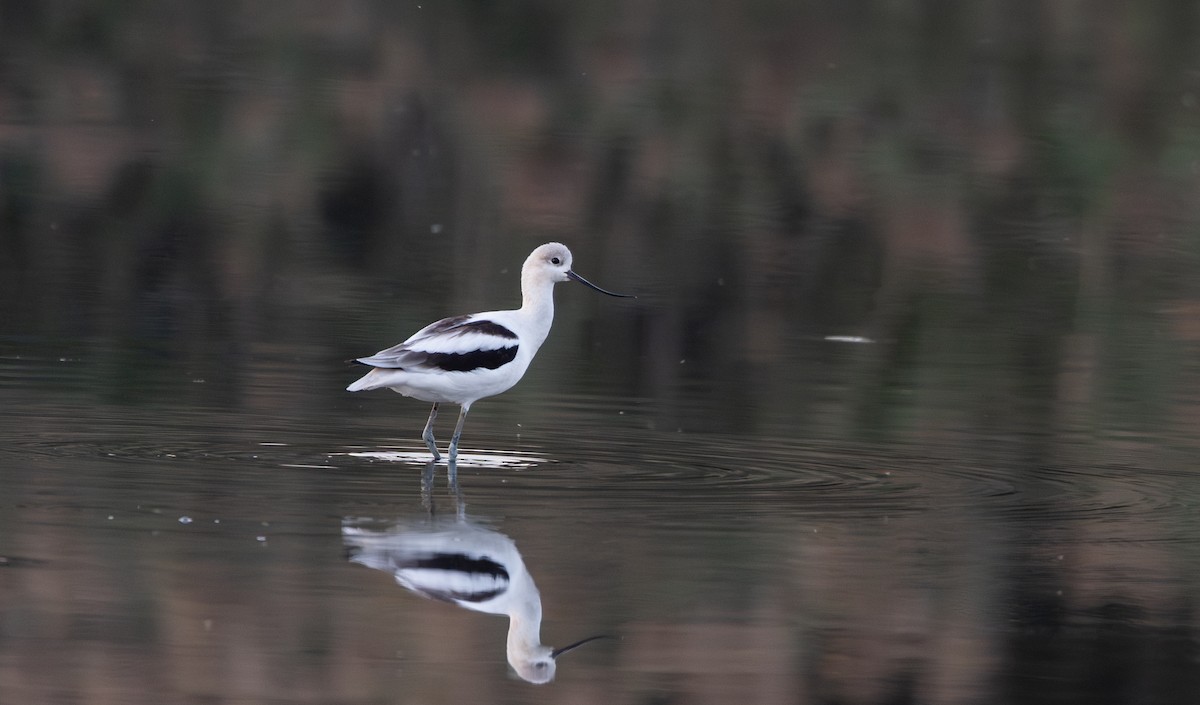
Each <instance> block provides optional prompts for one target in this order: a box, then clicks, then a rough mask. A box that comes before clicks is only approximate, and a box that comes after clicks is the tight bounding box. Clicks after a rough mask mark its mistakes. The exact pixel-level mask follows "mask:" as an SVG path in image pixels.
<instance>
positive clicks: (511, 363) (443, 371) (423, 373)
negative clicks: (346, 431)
mask: <svg viewBox="0 0 1200 705" xmlns="http://www.w3.org/2000/svg"><path fill="white" fill-rule="evenodd" d="M568 279H574V280H575V281H577V282H580V283H581V284H584V285H586V286H588V287H591V288H592V289H595V290H596V291H599V292H600V293H602V294H608V295H609V296H620V297H624V296H626V295H624V294H615V293H613V292H611V291H606V290H604V289H601V288H600V287H598V286H596V285H595V284H592V283H591V282H589V281H587V280H586V279H584V278H583V277H581V276H579V275H578V274H576V273H575V272H573V271H572V270H571V251H570V250H568V249H567V248H566V246H565V245H562V244H560V243H557V242H549V243H546V244H545V245H542V246H540V247H538V248H537V249H535V250H534V251H533V252H532V253H530V255H529V257H528V258H527V259H526V260H525V264H524V265H523V266H522V267H521V308H519V309H515V310H510V311H488V312H485V313H475V314H470V315H467V316H456V317H453V318H445V319H442V320H440V321H438V322H436V323H432V324H430V325H428V326H425V327H424V328H422V329H421V330H419V331H417V332H416V333H415V334H413V336H412V337H410V338H409V339H408V340H406V341H404V342H403V343H400V344H399V345H395V346H393V347H390V348H388V349H386V350H381V351H379V352H377V353H375V354H374V355H371V356H369V357H362V358H359V359H358V362H361V363H363V364H365V365H370V366H371V367H372V368H373V369H372V370H371V371H370V372H368V373H367V374H366V375H364V376H363V377H362V378H360V379H359V380H357V381H356V382H354V383H353V384H351V385H350V386H349V387H347V388H346V389H347V390H348V391H351V392H357V391H362V390H367V389H382V388H387V389H391V390H392V391H395V392H399V393H400V394H403V395H404V396H407V397H412V398H414V399H420V400H421V401H426V402H432V403H433V410H432V411H430V413H429V421H428V422H427V423H426V424H425V431H424V433H422V438H423V439H424V441H425V445H426V446H428V447H429V451H430V452H431V453H433V457H434V459H435V460H438V459H441V454H440V453H438V449H437V444H436V441H435V440H434V437H433V422H434V419H436V418H437V412H438V404H440V403H442V402H449V403H453V404H458V405H459V406H461V407H462V408H461V410H460V412H459V416H458V424H457V426H456V427H455V429H454V435H453V436H452V437H451V439H450V451H449V454H450V458H451V459H452V460H453V459H455V458H456V457H457V455H458V441H459V438H460V437H461V436H462V427H463V422H464V421H465V420H466V418H467V412H468V410H469V409H470V408H471V404H473V403H475V402H476V401H478V400H479V399H483V398H485V397H490V396H495V395H497V394H499V393H501V392H503V391H506V390H508V389H509V388H510V387H512V386H513V385H514V384H516V383H517V382H519V381H520V379H521V377H522V376H524V374H525V370H527V369H529V363H530V362H532V361H533V356H534V355H536V354H537V351H538V349H539V348H540V347H541V346H542V343H543V342H545V340H546V336H547V335H548V334H549V333H550V325H551V324H552V323H553V321H554V285H555V284H556V283H558V282H561V281H567V280H568Z"/></svg>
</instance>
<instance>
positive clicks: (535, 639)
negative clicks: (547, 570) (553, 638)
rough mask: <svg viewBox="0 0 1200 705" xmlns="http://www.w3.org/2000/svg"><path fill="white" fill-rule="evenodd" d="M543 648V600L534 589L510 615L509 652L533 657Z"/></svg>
mask: <svg viewBox="0 0 1200 705" xmlns="http://www.w3.org/2000/svg"><path fill="white" fill-rule="evenodd" d="M542 648H544V647H543V646H542V600H541V597H540V596H539V595H538V593H537V588H533V593H532V595H525V596H524V598H523V599H522V600H521V601H520V602H519V603H518V605H517V606H516V608H515V609H513V610H512V612H511V613H510V614H509V619H508V652H509V654H525V655H533V654H534V652H536V651H538V650H539V649H542Z"/></svg>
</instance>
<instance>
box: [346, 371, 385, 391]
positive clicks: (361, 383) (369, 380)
mask: <svg viewBox="0 0 1200 705" xmlns="http://www.w3.org/2000/svg"><path fill="white" fill-rule="evenodd" d="M378 371H379V370H371V371H370V372H368V373H366V374H365V375H363V376H362V377H359V378H358V379H357V380H355V381H354V383H353V384H351V385H350V386H349V387H346V391H347V392H361V391H362V390H364V389H375V388H376V387H378V384H376V381H377V378H378V377H379V375H377V374H375V373H376V372H378Z"/></svg>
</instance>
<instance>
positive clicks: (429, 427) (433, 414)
mask: <svg viewBox="0 0 1200 705" xmlns="http://www.w3.org/2000/svg"><path fill="white" fill-rule="evenodd" d="M437 408H438V405H437V402H434V404H433V411H430V412H429V421H427V422H426V423H425V432H424V433H422V434H421V438H423V439H425V445H426V446H428V447H429V452H430V453H433V459H434V460H441V459H442V454H441V453H439V452H438V449H437V443H435V442H434V440H433V420H434V419H436V418H437Z"/></svg>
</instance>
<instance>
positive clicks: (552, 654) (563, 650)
mask: <svg viewBox="0 0 1200 705" xmlns="http://www.w3.org/2000/svg"><path fill="white" fill-rule="evenodd" d="M604 293H606V294H607V293H608V292H607V291H606V292H604ZM597 639H616V637H615V636H613V635H612V634H597V635H596V636H589V637H588V638H586V639H580V640H579V641H577V642H575V643H574V644H570V645H568V646H564V647H562V648H561V649H555V650H553V651H551V652H550V657H551V658H558V657H559V656H562V655H563V654H565V653H567V652H568V651H570V650H572V649H578V648H579V647H581V646H583V645H584V644H586V643H588V642H589V641H595V640H597Z"/></svg>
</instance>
